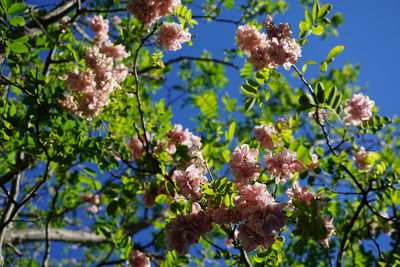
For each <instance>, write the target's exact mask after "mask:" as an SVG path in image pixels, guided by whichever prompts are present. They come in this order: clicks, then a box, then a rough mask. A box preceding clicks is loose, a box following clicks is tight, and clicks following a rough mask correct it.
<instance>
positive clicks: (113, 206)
mask: <svg viewBox="0 0 400 267" xmlns="http://www.w3.org/2000/svg"><path fill="white" fill-rule="evenodd" d="M117 210H118V201H116V200H113V201H111V202H110V204H108V206H107V210H106V212H107V214H108V215H110V216H113V215H114V214H115V213H116V212H117Z"/></svg>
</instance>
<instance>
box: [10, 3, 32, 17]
mask: <svg viewBox="0 0 400 267" xmlns="http://www.w3.org/2000/svg"><path fill="white" fill-rule="evenodd" d="M27 8H28V6H27V5H26V4H24V3H15V4H13V5H12V6H10V8H9V9H8V10H7V13H8V14H9V15H16V14H20V13H22V12H24V11H25V10H26V9H27Z"/></svg>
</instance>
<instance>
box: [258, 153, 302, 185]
mask: <svg viewBox="0 0 400 267" xmlns="http://www.w3.org/2000/svg"><path fill="white" fill-rule="evenodd" d="M264 159H265V163H266V166H267V169H268V171H269V173H270V174H271V175H272V176H273V177H275V182H276V183H277V184H285V183H286V179H288V178H291V177H292V176H293V173H294V172H299V171H301V170H303V168H304V165H303V163H302V162H301V161H300V160H298V159H297V155H296V152H293V151H291V150H289V149H286V148H284V149H283V150H282V151H281V152H277V153H275V154H272V153H271V152H270V153H269V154H267V155H266V156H265V157H264Z"/></svg>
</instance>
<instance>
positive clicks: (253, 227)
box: [238, 203, 286, 251]
mask: <svg viewBox="0 0 400 267" xmlns="http://www.w3.org/2000/svg"><path fill="white" fill-rule="evenodd" d="M283 205H284V204H281V203H271V204H269V205H267V206H265V207H264V208H260V209H258V210H257V212H255V213H254V214H253V215H252V216H251V217H250V219H249V220H248V221H247V222H246V223H245V224H241V225H240V226H239V228H238V230H239V234H238V238H239V239H240V240H241V241H242V244H243V247H244V249H245V250H246V251H253V250H255V249H257V248H258V247H259V246H262V247H263V248H264V249H265V250H266V249H267V248H268V247H269V246H271V245H272V244H273V243H274V241H275V235H276V234H277V233H279V232H281V231H282V230H283V229H284V228H285V221H286V216H285V214H284V213H283V212H282V208H283Z"/></svg>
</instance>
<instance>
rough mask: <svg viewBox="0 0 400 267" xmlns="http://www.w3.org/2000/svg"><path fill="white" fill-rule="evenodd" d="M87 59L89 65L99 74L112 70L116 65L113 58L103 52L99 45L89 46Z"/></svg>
mask: <svg viewBox="0 0 400 267" xmlns="http://www.w3.org/2000/svg"><path fill="white" fill-rule="evenodd" d="M85 61H86V64H87V65H88V67H89V68H91V69H93V71H94V72H95V73H98V74H101V73H103V72H108V71H111V70H112V69H113V65H114V62H113V60H112V58H110V57H108V56H107V55H105V54H104V53H102V52H101V51H100V48H99V47H98V46H91V47H89V48H88V50H87V51H86V55H85Z"/></svg>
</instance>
